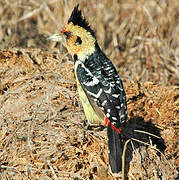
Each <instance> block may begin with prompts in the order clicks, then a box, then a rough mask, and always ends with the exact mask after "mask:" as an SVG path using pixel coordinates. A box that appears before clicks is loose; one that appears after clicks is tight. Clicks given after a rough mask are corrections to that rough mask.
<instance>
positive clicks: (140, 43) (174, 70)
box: [0, 0, 179, 85]
mask: <svg viewBox="0 0 179 180" xmlns="http://www.w3.org/2000/svg"><path fill="white" fill-rule="evenodd" d="M78 2H80V7H81V9H82V11H83V14H84V15H85V16H86V18H87V19H88V20H89V22H90V24H91V26H92V27H93V28H94V29H95V30H96V34H97V38H98V40H99V42H100V45H101V46H102V48H103V49H104V51H105V52H106V54H107V55H108V56H109V57H110V59H112V60H113V62H114V63H115V64H116V66H117V67H120V70H119V71H120V74H122V75H123V76H125V77H127V78H128V79H130V80H134V79H136V80H139V81H142V82H145V81H153V82H157V83H160V84H163V85H171V84H173V85H176V84H178V82H179V78H178V77H179V71H178V68H179V67H178V66H179V48H178V47H179V46H178V45H179V36H178V34H179V26H178V14H179V10H178V7H179V2H178V1H177V0H163V1H154V0H151V1H142V0H141V1H136V0H128V1H126V0H125V1H120V2H118V1H117V0H113V1H108V0H96V1H89V2H86V1H78ZM75 4H77V1H65V0H64V1H62V0H61V1H60V0H53V1H51V0H47V1H43V0H39V1H33V0H30V1H29V0H28V1H27V0H18V1H13V0H12V1H10V0H6V1H4V2H3V1H1V3H0V8H1V11H0V16H1V23H0V32H1V33H0V41H1V47H10V46H15V47H17V46H20V47H38V48H39V47H41V48H48V43H47V42H46V41H45V37H47V36H48V35H49V34H52V33H54V32H57V31H58V30H59V29H60V28H61V27H62V26H63V25H64V24H65V23H66V22H67V19H68V18H69V15H70V13H71V11H72V9H73V7H74V5H75Z"/></svg>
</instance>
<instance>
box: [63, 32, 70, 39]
mask: <svg viewBox="0 0 179 180" xmlns="http://www.w3.org/2000/svg"><path fill="white" fill-rule="evenodd" d="M64 34H65V36H66V38H67V39H69V38H70V36H71V33H70V32H69V31H65V32H64Z"/></svg>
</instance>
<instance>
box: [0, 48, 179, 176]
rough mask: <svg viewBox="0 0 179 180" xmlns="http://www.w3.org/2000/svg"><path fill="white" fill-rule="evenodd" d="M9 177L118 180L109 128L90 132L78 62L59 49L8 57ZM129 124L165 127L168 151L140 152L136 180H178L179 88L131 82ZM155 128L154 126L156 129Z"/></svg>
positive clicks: (3, 156)
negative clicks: (75, 66) (85, 123)
mask: <svg viewBox="0 0 179 180" xmlns="http://www.w3.org/2000/svg"><path fill="white" fill-rule="evenodd" d="M0 77H1V82H0V119H1V121H0V139H1V141H0V161H1V164H0V171H1V175H0V177H1V179H7V178H9V179H58V178H59V179H115V177H114V175H112V174H111V173H110V171H109V169H108V148H107V139H106V138H107V137H106V130H103V131H97V130H95V131H86V130H85V129H84V128H83V120H84V119H85V116H84V113H83V110H82V107H81V104H80V101H79V98H78V94H77V92H76V85H75V80H74V74H73V62H72V61H70V60H69V57H68V56H63V57H62V56H61V55H60V54H58V51H57V49H52V51H51V52H49V51H45V50H40V49H11V50H2V51H0ZM124 86H125V89H126V93H127V102H128V114H129V119H135V121H138V122H139V123H140V122H141V123H148V122H150V123H152V124H153V125H155V127H157V128H159V130H160V133H161V137H162V138H163V140H164V142H165V145H166V149H165V151H164V152H163V154H162V155H161V156H159V155H158V154H157V151H156V147H155V145H152V144H151V145H150V146H149V147H146V146H141V147H140V148H138V149H135V150H134V151H133V157H132V160H131V162H130V164H129V167H127V166H125V168H126V169H125V170H126V171H127V172H128V177H129V179H133V178H134V177H136V178H139V177H141V178H142V179H143V178H144V177H146V178H148V179H157V178H160V177H161V178H162V179H174V178H176V177H177V171H176V168H177V167H178V166H179V158H178V157H179V152H178V149H179V147H178V135H179V127H178V126H179V124H178V119H179V110H178V104H179V93H178V89H177V87H174V86H169V87H163V86H159V85H157V84H153V83H151V82H146V83H139V82H130V81H128V80H124ZM148 128H149V129H150V128H151V129H152V128H153V127H152V126H149V127H148Z"/></svg>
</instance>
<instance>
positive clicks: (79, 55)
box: [48, 5, 97, 61]
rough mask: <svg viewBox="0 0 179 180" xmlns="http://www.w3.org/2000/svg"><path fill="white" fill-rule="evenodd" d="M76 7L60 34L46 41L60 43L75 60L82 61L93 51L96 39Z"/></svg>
mask: <svg viewBox="0 0 179 180" xmlns="http://www.w3.org/2000/svg"><path fill="white" fill-rule="evenodd" d="M78 6H79V5H77V6H76V7H75V8H74V10H73V11H72V13H71V16H70V18H69V20H68V22H67V24H66V25H65V26H64V27H63V29H62V30H61V31H60V33H57V34H53V35H52V36H50V37H49V38H48V39H49V40H52V41H57V42H62V44H63V45H64V46H65V47H66V48H67V50H68V52H69V53H70V54H71V55H72V56H73V58H74V59H75V60H77V59H78V60H80V61H84V60H85V59H86V58H87V57H88V56H89V55H91V54H93V53H94V51H95V44H96V43H97V42H96V37H95V33H94V31H93V30H92V29H91V28H90V26H89V24H88V22H87V21H86V19H85V18H84V17H83V16H82V15H81V11H80V10H79V9H78Z"/></svg>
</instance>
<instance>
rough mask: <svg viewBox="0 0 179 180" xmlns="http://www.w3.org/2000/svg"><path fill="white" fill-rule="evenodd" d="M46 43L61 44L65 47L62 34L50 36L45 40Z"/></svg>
mask: <svg viewBox="0 0 179 180" xmlns="http://www.w3.org/2000/svg"><path fill="white" fill-rule="evenodd" d="M47 40H48V41H55V42H61V43H62V44H63V45H64V46H65V47H66V40H65V37H64V35H63V34H59V33H56V34H52V35H51V36H49V37H48V38H47Z"/></svg>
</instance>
